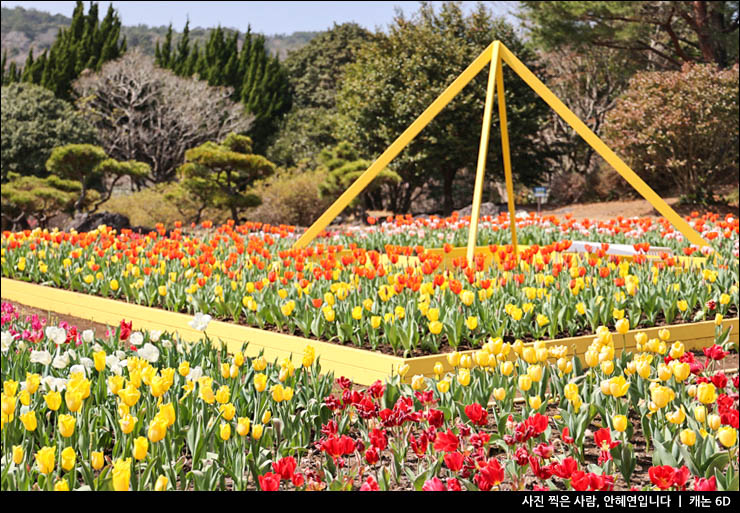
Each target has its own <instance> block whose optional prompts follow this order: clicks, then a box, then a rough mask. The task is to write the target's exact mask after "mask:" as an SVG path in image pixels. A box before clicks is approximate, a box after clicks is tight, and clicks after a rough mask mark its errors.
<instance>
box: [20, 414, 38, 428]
mask: <svg viewBox="0 0 740 513" xmlns="http://www.w3.org/2000/svg"><path fill="white" fill-rule="evenodd" d="M18 418H19V419H21V422H23V427H24V428H26V431H35V430H36V427H37V426H38V422H37V421H36V412H35V411H34V410H30V411H27V412H26V413H24V414H23V415H20V416H19V417H18Z"/></svg>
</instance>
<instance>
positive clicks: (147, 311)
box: [2, 278, 740, 385]
mask: <svg viewBox="0 0 740 513" xmlns="http://www.w3.org/2000/svg"><path fill="white" fill-rule="evenodd" d="M2 291H3V297H5V298H6V299H11V300H13V301H17V302H19V303H21V304H24V305H28V306H33V307H35V308H39V309H41V310H42V311H47V312H56V313H59V314H65V315H75V316H77V317H80V318H84V319H86V320H89V321H94V322H98V323H103V324H109V325H113V324H116V323H117V322H118V319H119V318H120V317H121V316H123V317H124V318H126V319H128V320H129V321H130V322H131V323H133V326H134V328H135V329H157V330H172V331H176V332H177V333H178V336H179V337H180V338H181V339H183V340H188V341H195V340H198V339H199V338H200V337H201V336H202V332H201V330H199V329H197V326H196V327H194V326H193V325H192V317H191V316H188V315H185V314H178V313H174V312H167V311H164V310H161V309H156V308H148V307H144V306H140V305H132V304H127V303H122V302H120V301H114V300H111V299H104V298H99V297H94V296H90V295H86V294H80V293H76V292H70V291H66V290H60V289H54V288H49V287H44V286H40V285H34V284H30V283H24V282H19V281H15V280H8V279H5V278H3V279H2ZM620 327H621V328H622V329H624V327H625V325H624V323H623V324H621V325H620ZM668 328H669V329H670V330H671V332H672V333H673V334H674V336H675V337H676V338H677V339H679V340H681V341H682V342H683V343H684V345H685V347H687V348H688V349H702V348H704V347H708V346H710V345H712V344H713V343H714V341H715V335H722V334H724V335H723V340H725V339H726V340H727V341H728V342H734V343H737V342H738V331H740V330H738V319H737V318H735V319H724V320H722V322H721V323H720V326H717V323H716V322H715V321H705V322H700V323H691V324H684V325H674V326H668ZM659 331H660V328H650V329H646V330H643V331H638V330H631V331H628V332H626V333H624V334H619V335H618V344H617V351H618V353H621V352H622V351H625V350H626V351H634V350H635V349H636V347H637V337H636V335H637V333H643V334H645V335H647V336H648V338H649V339H654V338H657V337H658V334H659ZM208 333H209V335H210V336H211V337H212V338H213V339H214V340H217V341H220V342H222V343H223V344H225V347H226V348H227V349H228V350H229V351H230V352H232V353H233V352H236V351H239V350H240V349H241V348H242V346H243V344H245V343H248V344H249V345H248V347H247V349H245V350H244V351H245V354H248V355H250V356H256V355H258V354H259V353H262V352H263V353H264V355H265V356H266V357H268V358H271V359H274V358H293V360H294V363H298V362H299V361H300V354H301V353H302V351H303V347H305V345H306V344H312V345H313V347H314V348H315V350H316V354H317V355H320V356H321V358H322V362H323V367H324V369H325V370H327V371H331V372H334V373H335V374H337V375H343V376H346V377H349V378H350V379H352V380H353V381H354V382H355V383H359V384H362V385H370V384H371V383H373V382H375V381H376V380H381V381H382V380H385V379H386V378H387V377H389V376H391V375H393V374H397V373H398V371H399V369H400V368H401V367H403V366H408V368H409V369H410V371H409V373H410V374H411V375H416V374H419V375H424V376H426V377H431V376H434V374H435V371H434V369H435V366H437V365H439V364H441V365H442V366H443V368H444V370H445V371H448V370H451V369H450V367H449V365H448V363H447V360H446V357H444V356H442V355H429V356H421V357H410V358H401V357H396V356H391V355H386V354H381V353H378V352H370V351H363V350H358V349H355V348H352V347H344V346H339V345H336V344H330V343H326V342H319V341H314V340H310V339H306V338H302V337H296V336H291V335H284V334H279V333H274V332H270V331H265V330H258V329H254V328H248V327H245V326H238V325H235V324H233V323H228V322H220V321H213V322H210V323H209V324H208ZM502 342H503V340H502ZM592 342H593V336H584V337H576V338H566V339H559V340H549V341H544V344H545V346H546V347H548V348H552V349H553V351H555V352H557V354H561V353H562V355H563V356H566V355H570V356H575V357H577V358H579V359H580V360H581V362H582V363H583V364H585V363H586V362H585V361H584V358H585V355H586V352H587V350H588V348H589V346H590V345H591V343H592ZM526 345H528V346H531V345H532V343H528V344H526ZM515 346H516V347H520V346H521V347H523V346H524V344H522V343H521V342H519V343H515ZM476 352H477V351H472V350H471V351H463V352H461V353H460V354H461V356H462V355H465V354H467V355H469V356H471V357H474V356H475V354H476ZM553 354H555V353H553Z"/></svg>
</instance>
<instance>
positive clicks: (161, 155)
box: [74, 51, 254, 183]
mask: <svg viewBox="0 0 740 513" xmlns="http://www.w3.org/2000/svg"><path fill="white" fill-rule="evenodd" d="M74 89H75V91H76V93H77V95H78V96H79V100H78V101H77V105H78V107H79V108H80V110H81V111H82V113H83V115H84V116H86V117H87V118H89V119H90V121H91V122H92V123H93V124H94V125H95V126H96V128H97V129H98V133H99V137H100V142H101V144H102V146H103V148H104V149H105V151H106V153H107V154H108V155H110V156H111V157H113V158H115V159H117V160H137V161H140V162H146V163H147V164H149V166H150V167H151V174H150V176H149V178H148V180H150V181H151V182H154V183H161V182H166V181H169V180H171V179H172V178H173V177H174V174H175V170H176V168H177V166H179V165H180V164H182V162H183V159H184V156H185V151H186V150H187V149H189V148H193V147H195V146H198V145H200V144H202V143H204V142H206V141H210V140H221V139H223V138H224V137H225V136H226V135H227V134H228V133H230V132H236V133H241V132H244V131H246V130H247V129H249V127H250V125H251V123H252V121H253V119H254V117H253V116H250V115H248V114H247V113H246V112H245V111H244V107H243V106H242V105H241V104H239V103H235V102H233V101H231V100H230V99H229V95H230V94H231V90H230V89H229V88H225V87H212V86H209V85H208V84H207V83H206V82H204V81H199V80H196V79H188V78H182V77H178V76H176V75H174V74H173V73H172V72H170V71H167V70H164V69H161V68H158V67H156V66H155V64H154V60H153V59H152V58H151V57H147V56H145V55H143V54H141V53H139V52H138V51H131V52H127V53H126V54H125V55H124V56H123V57H122V58H120V59H118V60H116V61H112V62H109V63H107V64H105V65H104V66H103V68H102V69H101V70H100V71H99V72H98V73H94V74H93V73H90V72H84V73H83V74H82V75H81V77H80V78H79V79H78V80H77V81H76V82H75V83H74Z"/></svg>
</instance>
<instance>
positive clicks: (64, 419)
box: [59, 414, 75, 438]
mask: <svg viewBox="0 0 740 513" xmlns="http://www.w3.org/2000/svg"><path fill="white" fill-rule="evenodd" d="M74 430H75V418H74V417H73V416H72V415H65V414H62V415H59V434H61V435H62V436H63V437H64V438H69V437H70V436H72V433H74Z"/></svg>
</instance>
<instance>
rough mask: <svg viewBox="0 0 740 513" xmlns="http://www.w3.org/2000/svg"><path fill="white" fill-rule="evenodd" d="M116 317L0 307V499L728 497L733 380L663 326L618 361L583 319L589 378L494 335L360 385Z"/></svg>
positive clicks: (538, 350)
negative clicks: (184, 494) (286, 494)
mask: <svg viewBox="0 0 740 513" xmlns="http://www.w3.org/2000/svg"><path fill="white" fill-rule="evenodd" d="M116 324H117V326H118V327H117V328H116V329H115V330H110V331H109V332H108V333H106V334H100V333H98V334H95V333H93V332H92V331H83V332H80V331H78V330H77V328H76V327H74V326H71V325H69V324H67V323H63V324H61V323H60V325H59V326H53V325H50V324H49V323H47V321H46V319H41V318H38V317H37V316H33V317H28V318H25V319H24V318H21V317H20V316H19V315H18V313H17V311H16V310H15V309H14V308H13V307H12V305H10V304H7V303H4V304H3V305H2V320H1V330H2V334H1V337H2V352H3V357H2V376H3V380H4V381H3V391H2V458H3V460H2V461H3V463H2V469H1V473H0V476H1V478H0V479H1V482H2V490H3V491H5V490H32V489H55V490H66V489H95V490H129V489H132V490H169V489H203V490H214V489H219V490H243V489H262V490H277V489H282V490H293V489H295V490H321V489H329V490H339V489H361V490H378V489H381V490H387V489H417V490H460V489H463V490H464V489H470V490H510V489H511V490H522V489H527V490H541V489H551V490H565V489H573V490H612V489H629V488H633V489H656V488H657V489H663V490H665V489H672V490H679V489H694V490H715V489H716V490H728V489H737V488H738V475H739V474H738V459H737V455H738V451H737V430H738V402H737V401H738V399H737V398H738V377H737V375H735V376H728V375H727V374H726V373H725V372H722V371H719V370H718V368H719V366H720V365H721V364H722V362H723V360H724V359H725V358H726V356H727V352H726V351H725V350H724V349H723V347H722V345H721V344H715V345H713V346H711V347H708V348H705V350H703V351H702V352H701V353H700V354H698V355H695V354H693V353H691V352H688V351H687V350H686V347H685V346H684V344H682V343H681V342H679V341H676V340H675V336H674V335H673V334H672V333H670V332H669V330H665V329H664V330H662V331H660V332H659V334H658V336H657V337H655V338H651V337H649V336H648V335H647V334H644V335H639V336H638V337H637V339H638V342H639V348H638V350H637V351H636V352H634V353H630V352H626V353H623V354H622V355H620V356H617V352H618V347H619V344H620V336H621V335H619V334H616V333H610V332H609V330H608V329H606V328H603V327H598V330H597V336H596V337H595V339H594V340H593V341H592V345H591V347H590V348H589V351H591V352H592V353H591V355H590V356H588V355H587V356H586V357H585V359H586V362H587V364H588V366H586V367H583V366H581V365H580V362H579V360H578V359H577V358H574V357H573V356H572V355H571V356H569V357H564V356H561V355H559V354H553V353H552V352H551V351H548V350H547V348H546V347H545V345H544V344H542V343H536V344H534V345H533V346H531V347H527V346H523V345H519V344H513V345H509V344H508V343H504V342H503V341H497V340H491V341H488V342H486V343H485V344H484V345H483V346H482V348H481V350H480V351H479V354H477V355H476V356H475V357H470V356H469V355H463V356H460V355H459V354H457V353H453V354H450V355H448V356H447V357H446V359H448V363H449V365H450V369H451V371H450V372H446V371H445V370H444V369H443V368H442V367H441V366H440V367H439V368H438V369H436V372H435V374H436V376H435V377H434V378H424V377H423V376H412V377H411V384H410V385H407V384H403V383H400V382H399V379H398V377H395V378H392V379H389V380H387V381H386V382H381V381H378V382H375V383H373V384H372V385H371V386H369V387H367V388H364V389H361V388H358V387H354V386H352V384H351V382H350V381H349V380H346V379H344V378H339V379H337V380H334V379H333V376H331V375H322V374H321V373H320V365H321V363H322V361H321V358H316V357H315V350H314V349H312V347H311V346H309V345H306V346H304V347H303V348H302V351H301V361H300V363H298V364H297V365H295V364H294V363H293V362H292V361H291V360H289V359H287V358H282V359H277V360H275V361H271V360H270V359H267V358H264V357H254V358H250V357H248V356H245V355H244V353H243V352H241V351H238V352H236V353H234V354H232V355H229V354H228V353H227V352H226V351H225V348H223V347H220V348H218V347H214V345H213V344H212V343H211V341H210V340H209V339H208V338H205V339H203V340H201V341H200V342H197V343H185V342H182V341H179V340H178V337H177V336H176V335H175V334H172V333H166V332H165V333H163V332H160V331H132V327H131V324H130V323H127V322H120V323H116ZM193 324H194V329H197V328H203V327H204V326H203V321H202V319H200V318H198V319H195V320H194V321H193ZM723 338H726V333H725V332H724V331H723V332H719V331H718V338H717V341H718V342H720V343H724V342H723ZM594 356H595V360H593V358H594ZM591 364H593V365H591ZM408 372H409V369H408V368H402V369H401V373H402V374H405V373H408ZM407 377H408V376H407Z"/></svg>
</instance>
